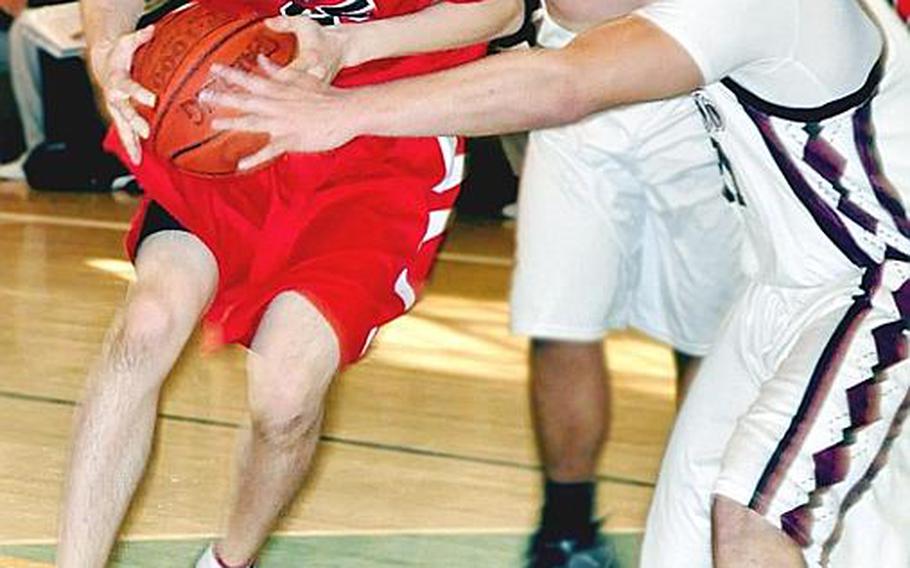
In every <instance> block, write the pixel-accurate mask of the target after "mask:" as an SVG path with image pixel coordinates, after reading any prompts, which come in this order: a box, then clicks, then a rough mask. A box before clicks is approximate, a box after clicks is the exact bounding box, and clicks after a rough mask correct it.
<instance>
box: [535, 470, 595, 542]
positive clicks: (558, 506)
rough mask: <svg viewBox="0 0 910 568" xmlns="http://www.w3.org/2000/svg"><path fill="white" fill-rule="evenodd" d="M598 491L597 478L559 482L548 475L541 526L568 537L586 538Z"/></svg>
mask: <svg viewBox="0 0 910 568" xmlns="http://www.w3.org/2000/svg"><path fill="white" fill-rule="evenodd" d="M594 491H595V485H594V482H593V481H582V482H579V483H558V482H556V481H552V480H550V479H547V480H546V484H545V485H544V505H543V512H542V514H541V522H540V525H541V530H542V531H543V532H544V533H548V534H555V535H559V536H560V537H568V538H577V539H585V538H587V537H588V536H590V534H589V533H590V532H591V520H592V516H593V514H594Z"/></svg>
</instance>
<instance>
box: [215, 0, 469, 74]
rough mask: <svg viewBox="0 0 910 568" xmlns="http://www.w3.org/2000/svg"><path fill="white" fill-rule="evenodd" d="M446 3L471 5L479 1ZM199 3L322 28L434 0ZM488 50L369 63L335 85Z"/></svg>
mask: <svg viewBox="0 0 910 568" xmlns="http://www.w3.org/2000/svg"><path fill="white" fill-rule="evenodd" d="M447 1H449V2H452V3H471V2H477V1H479V0H447ZM200 3H201V4H203V5H208V6H211V7H213V8H218V9H221V10H230V11H234V12H238V13H244V12H255V13H257V14H261V15H266V16H271V15H278V14H284V15H288V16H298V15H300V16H306V17H309V18H310V19H312V20H313V21H315V22H317V23H319V24H322V25H337V24H356V23H362V22H366V21H369V20H379V19H384V18H393V17H395V16H404V15H406V14H412V13H414V12H419V11H421V10H423V9H424V8H427V7H429V6H431V5H432V4H434V3H435V2H433V1H432V0H200ZM485 50H486V44H480V45H474V46H470V47H463V48H458V49H451V50H447V51H441V52H436V53H427V54H421V55H411V56H407V57H399V58H393V59H384V60H379V61H370V62H368V63H365V64H363V65H360V66H358V67H352V68H349V69H344V70H342V72H341V73H340V74H339V75H338V77H337V78H336V79H335V82H334V83H333V84H334V85H336V86H339V87H353V86H357V85H365V84H370V83H382V82H385V81H391V80H394V79H400V78H402V77H410V76H413V75H419V74H423V73H429V72H432V71H439V70H441V69H446V68H448V67H454V66H456V65H460V64H462V63H465V62H467V61H470V60H472V59H476V58H477V57H480V56H481V55H482V54H483V53H484V51H485Z"/></svg>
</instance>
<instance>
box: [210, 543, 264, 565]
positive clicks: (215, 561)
mask: <svg viewBox="0 0 910 568" xmlns="http://www.w3.org/2000/svg"><path fill="white" fill-rule="evenodd" d="M196 568H256V561H255V560H254V561H253V562H250V563H248V564H243V565H242V566H231V565H230V564H228V563H226V562H225V561H224V560H222V559H221V558H219V557H218V553H217V552H216V551H215V545H213V544H212V545H209V547H208V548H206V549H205V552H203V553H202V556H200V557H199V560H197V561H196Z"/></svg>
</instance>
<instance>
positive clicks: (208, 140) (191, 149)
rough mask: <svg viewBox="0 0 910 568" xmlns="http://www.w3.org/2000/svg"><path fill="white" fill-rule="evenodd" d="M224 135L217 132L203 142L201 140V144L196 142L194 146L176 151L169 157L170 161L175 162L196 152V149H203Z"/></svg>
mask: <svg viewBox="0 0 910 568" xmlns="http://www.w3.org/2000/svg"><path fill="white" fill-rule="evenodd" d="M222 134H224V132H216V133H215V134H212V135H211V136H209V137H208V138H205V139H203V140H200V141H199V142H194V143H193V144H190V145H189V146H186V147H184V148H180V149H179V150H176V151H175V152H174V153H172V154H171V155H170V156H168V157H169V158H170V160H171V161H172V162H173V161H175V160H176V159H177V158H179V157H180V156H183V155H184V154H187V153H189V152H192V151H193V150H195V149H196V148H199V147H201V146H204V145H206V144H208V143H209V142H211V141H212V140H214V139H216V138H218V137H219V136H221V135H222Z"/></svg>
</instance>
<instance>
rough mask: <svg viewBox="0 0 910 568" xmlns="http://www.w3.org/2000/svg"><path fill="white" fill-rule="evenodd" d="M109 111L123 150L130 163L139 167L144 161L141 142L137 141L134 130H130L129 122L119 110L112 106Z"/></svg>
mask: <svg viewBox="0 0 910 568" xmlns="http://www.w3.org/2000/svg"><path fill="white" fill-rule="evenodd" d="M108 111H109V112H110V115H111V120H113V121H114V128H116V130H117V136H118V137H119V138H120V142H121V143H122V144H123V149H124V150H126V155H127V157H128V158H129V160H130V162H132V163H133V164H135V165H138V164H139V162H140V161H141V160H142V153H141V151H140V150H139V141H138V140H137V139H136V135H135V134H134V133H133V131H132V129H130V126H129V122H128V121H127V120H126V119H125V118H123V115H121V114H120V110H119V109H117V108H115V107H113V106H112V107H110V108H108Z"/></svg>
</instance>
